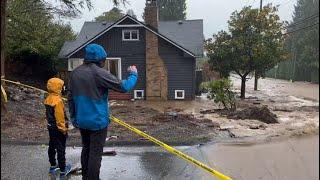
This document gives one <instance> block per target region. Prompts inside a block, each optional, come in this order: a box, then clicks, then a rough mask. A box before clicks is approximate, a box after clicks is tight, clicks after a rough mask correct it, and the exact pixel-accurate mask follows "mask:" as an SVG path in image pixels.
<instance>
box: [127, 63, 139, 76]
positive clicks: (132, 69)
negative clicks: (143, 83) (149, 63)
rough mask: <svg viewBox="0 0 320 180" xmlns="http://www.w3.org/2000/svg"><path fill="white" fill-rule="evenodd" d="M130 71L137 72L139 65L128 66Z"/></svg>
mask: <svg viewBox="0 0 320 180" xmlns="http://www.w3.org/2000/svg"><path fill="white" fill-rule="evenodd" d="M128 72H129V73H135V74H137V73H138V70H137V67H136V66H135V65H133V66H129V67H128Z"/></svg>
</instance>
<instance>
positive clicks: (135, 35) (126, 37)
mask: <svg viewBox="0 0 320 180" xmlns="http://www.w3.org/2000/svg"><path fill="white" fill-rule="evenodd" d="M122 40H123V41H138V40H139V31H138V30H122Z"/></svg>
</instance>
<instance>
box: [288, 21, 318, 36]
mask: <svg viewBox="0 0 320 180" xmlns="http://www.w3.org/2000/svg"><path fill="white" fill-rule="evenodd" d="M317 24H319V22H317V23H315V24H312V25H309V26H305V27H303V28H299V29H296V30H294V31H289V32H286V33H283V34H282V35H287V34H291V33H295V32H297V31H301V30H304V29H307V28H309V27H313V26H315V25H317Z"/></svg>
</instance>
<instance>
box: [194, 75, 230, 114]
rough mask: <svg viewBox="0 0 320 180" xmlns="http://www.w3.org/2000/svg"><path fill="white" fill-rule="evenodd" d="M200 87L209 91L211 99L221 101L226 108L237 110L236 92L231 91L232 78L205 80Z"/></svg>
mask: <svg viewBox="0 0 320 180" xmlns="http://www.w3.org/2000/svg"><path fill="white" fill-rule="evenodd" d="M200 87H201V89H202V90H205V91H207V92H208V95H207V96H208V98H209V99H213V100H214V102H216V103H221V104H222V105H223V106H224V108H225V109H228V110H236V98H235V93H234V92H233V91H231V87H232V83H231V80H229V79H226V78H223V79H219V80H215V81H209V82H204V83H202V84H201V85H200Z"/></svg>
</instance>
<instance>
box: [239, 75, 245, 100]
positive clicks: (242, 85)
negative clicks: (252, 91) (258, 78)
mask: <svg viewBox="0 0 320 180" xmlns="http://www.w3.org/2000/svg"><path fill="white" fill-rule="evenodd" d="M245 97H246V77H241V95H240V98H241V99H244V98H245Z"/></svg>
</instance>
